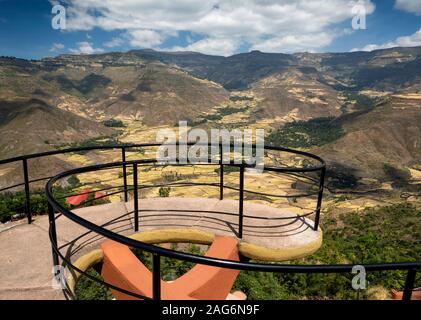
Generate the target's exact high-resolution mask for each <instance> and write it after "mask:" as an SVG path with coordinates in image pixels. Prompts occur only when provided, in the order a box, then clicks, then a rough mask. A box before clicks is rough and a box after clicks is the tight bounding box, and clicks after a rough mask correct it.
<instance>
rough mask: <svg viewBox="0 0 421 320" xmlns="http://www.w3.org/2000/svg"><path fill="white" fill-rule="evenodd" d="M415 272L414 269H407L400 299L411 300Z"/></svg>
mask: <svg viewBox="0 0 421 320" xmlns="http://www.w3.org/2000/svg"><path fill="white" fill-rule="evenodd" d="M416 274H417V270H416V269H409V270H408V273H407V274H406V280H405V288H404V289H403V295H402V300H405V301H409V300H411V296H412V290H414V283H415V276H416Z"/></svg>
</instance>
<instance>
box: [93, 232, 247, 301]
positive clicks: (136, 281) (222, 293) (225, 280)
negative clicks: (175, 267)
mask: <svg viewBox="0 0 421 320" xmlns="http://www.w3.org/2000/svg"><path fill="white" fill-rule="evenodd" d="M102 250H103V253H104V260H103V266H102V271H101V275H102V277H103V278H104V280H105V281H106V282H108V283H110V284H112V285H115V286H117V287H119V288H122V289H125V290H128V291H131V292H135V293H138V294H141V295H144V296H148V297H152V273H151V271H149V269H148V268H146V266H145V265H144V264H143V263H142V262H141V261H139V259H138V258H137V257H136V256H135V255H134V254H133V252H132V251H131V250H130V249H129V248H128V247H127V246H125V245H122V244H120V243H118V242H115V241H111V240H108V241H105V242H104V243H103V244H102ZM205 256H207V257H214V258H220V259H229V260H235V261H238V260H239V256H238V242H237V240H235V239H233V238H230V237H215V239H214V241H213V243H212V245H211V246H210V248H209V250H208V251H207V252H206V255H205ZM238 273H239V271H238V270H231V269H224V268H218V267H211V266H206V265H201V264H197V265H195V266H194V267H193V268H192V269H191V270H189V271H188V272H187V273H186V274H184V275H182V276H181V277H179V278H178V279H176V280H175V281H173V282H165V281H162V280H161V298H162V299H163V300H191V299H194V300H196V299H197V300H199V299H200V300H224V299H225V298H226V297H227V295H228V294H229V293H230V290H231V287H232V285H233V284H234V281H235V279H236V278H237V275H238ZM111 291H112V293H113V295H114V297H115V298H116V299H118V300H129V299H136V298H135V297H132V296H130V295H126V294H124V293H122V292H120V291H118V290H111Z"/></svg>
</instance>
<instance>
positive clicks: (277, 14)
mask: <svg viewBox="0 0 421 320" xmlns="http://www.w3.org/2000/svg"><path fill="white" fill-rule="evenodd" d="M357 3H358V1H357V0H220V1H218V2H216V0H201V1H198V0H159V1H152V0H137V1H135V0H67V1H66V7H67V11H66V13H67V16H68V19H67V23H66V26H67V29H70V30H84V31H87V30H92V29H93V28H101V29H103V30H109V31H111V30H122V31H125V33H126V34H127V35H128V37H129V42H130V44H131V45H132V46H134V47H157V46H161V45H162V44H163V43H164V42H165V40H166V39H167V38H168V37H171V36H174V35H177V33H178V32H180V31H190V32H191V33H194V34H196V35H199V36H200V37H201V40H198V41H196V42H194V43H189V44H188V45H187V46H186V47H185V49H186V50H191V49H195V50H202V52H205V53H214V54H215V53H217V52H223V53H225V54H226V53H231V52H233V50H234V51H235V50H237V49H238V48H240V47H243V46H245V47H258V48H260V50H262V51H269V50H272V51H273V50H275V49H276V48H284V49H286V50H288V51H292V50H302V51H304V50H317V49H318V48H321V47H324V46H327V45H329V44H330V42H331V41H332V40H333V36H332V30H331V29H332V28H333V26H334V25H335V24H337V23H340V22H344V21H349V23H350V24H351V20H352V18H353V17H354V14H353V12H352V8H353V7H354V6H355V5H356V4H357ZM365 4H366V11H367V14H371V13H372V12H374V9H375V6H374V4H373V3H372V2H371V1H370V0H366V1H365ZM314 37H316V39H319V40H320V42H319V43H317V41H313V40H312V39H314ZM218 42H220V43H219V44H218ZM224 46H226V48H225V49H224ZM173 49H175V48H173Z"/></svg>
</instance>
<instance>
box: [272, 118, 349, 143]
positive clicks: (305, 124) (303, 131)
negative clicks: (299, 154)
mask: <svg viewBox="0 0 421 320" xmlns="http://www.w3.org/2000/svg"><path fill="white" fill-rule="evenodd" d="M344 134H345V132H344V130H343V129H342V127H341V126H340V125H339V124H338V123H337V122H335V121H334V119H333V118H331V117H327V118H315V119H311V120H308V121H294V122H290V123H286V124H285V125H284V126H283V127H282V128H280V129H278V130H276V131H274V132H271V133H270V134H269V136H268V138H267V140H268V142H269V144H271V145H276V146H282V147H289V148H310V147H314V146H322V145H324V144H328V143H330V142H333V141H335V140H337V139H339V138H340V137H342V136H343V135H344Z"/></svg>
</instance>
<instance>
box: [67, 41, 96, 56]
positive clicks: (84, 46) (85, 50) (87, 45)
mask: <svg viewBox="0 0 421 320" xmlns="http://www.w3.org/2000/svg"><path fill="white" fill-rule="evenodd" d="M77 46H78V48H77V49H70V52H72V53H75V54H94V53H101V52H104V50H103V49H101V48H94V47H93V46H92V43H91V42H87V41H83V42H78V43H77Z"/></svg>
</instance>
